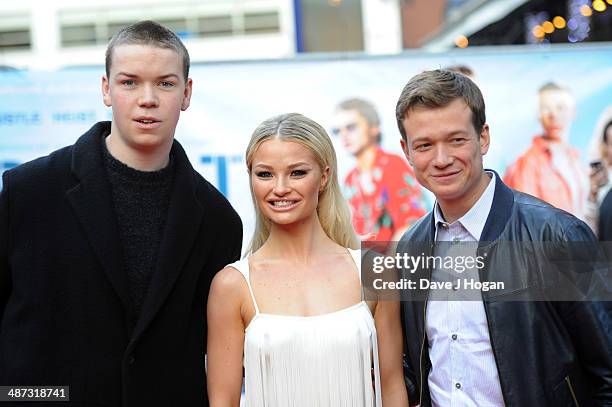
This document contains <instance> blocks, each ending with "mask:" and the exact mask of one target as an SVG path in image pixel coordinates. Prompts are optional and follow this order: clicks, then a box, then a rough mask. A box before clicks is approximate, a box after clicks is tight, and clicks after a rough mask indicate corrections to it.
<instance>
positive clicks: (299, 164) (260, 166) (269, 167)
mask: <svg viewBox="0 0 612 407" xmlns="http://www.w3.org/2000/svg"><path fill="white" fill-rule="evenodd" d="M302 165H306V166H310V164H308V163H307V162H305V161H299V162H297V163H293V164H290V165H288V166H287V168H295V167H299V166H302ZM258 167H259V168H263V169H272V168H274V167H272V166H271V165H268V164H263V163H262V164H256V165H255V166H253V168H258Z"/></svg>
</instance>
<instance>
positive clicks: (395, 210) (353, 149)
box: [332, 98, 427, 241]
mask: <svg viewBox="0 0 612 407" xmlns="http://www.w3.org/2000/svg"><path fill="white" fill-rule="evenodd" d="M332 133H333V134H334V135H336V136H339V137H340V141H341V143H342V145H343V146H344V148H345V149H346V150H347V151H348V152H349V153H351V154H352V155H353V156H354V157H355V158H356V160H357V162H356V166H355V167H354V168H353V169H352V170H351V171H350V172H349V173H348V175H347V176H346V178H345V180H344V191H345V196H346V197H347V199H348V202H349V206H350V208H351V212H352V221H353V226H354V228H355V231H356V232H357V234H358V235H360V236H361V238H362V239H363V240H377V241H393V240H398V239H399V237H400V236H401V235H402V234H403V233H404V232H405V231H406V229H407V228H408V227H409V226H410V225H411V224H412V223H413V222H414V221H415V220H417V219H419V218H420V217H421V216H423V215H424V214H425V212H426V209H427V205H426V204H425V201H424V200H423V192H422V190H421V186H420V185H419V184H418V182H417V181H416V179H415V177H414V173H413V172H412V168H410V166H409V165H408V164H407V163H406V161H405V160H404V159H402V158H401V157H400V156H399V155H395V154H391V153H388V152H386V151H384V150H383V149H382V148H381V147H380V143H381V140H382V134H381V131H380V119H379V116H378V113H377V112H376V109H375V108H374V106H373V105H372V104H371V103H370V102H368V101H366V100H363V99H357V98H353V99H348V100H345V101H343V102H341V103H340V104H338V106H337V107H336V111H335V114H334V118H333V127H332Z"/></svg>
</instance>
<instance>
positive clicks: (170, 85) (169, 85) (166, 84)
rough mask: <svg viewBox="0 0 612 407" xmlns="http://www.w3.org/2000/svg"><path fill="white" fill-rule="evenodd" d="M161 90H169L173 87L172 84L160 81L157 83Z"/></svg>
mask: <svg viewBox="0 0 612 407" xmlns="http://www.w3.org/2000/svg"><path fill="white" fill-rule="evenodd" d="M159 85H160V86H161V87H162V88H171V87H173V86H174V83H172V82H168V81H162V82H160V83H159Z"/></svg>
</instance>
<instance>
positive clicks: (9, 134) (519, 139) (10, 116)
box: [0, 44, 612, 242]
mask: <svg viewBox="0 0 612 407" xmlns="http://www.w3.org/2000/svg"><path fill="white" fill-rule="evenodd" d="M100 61H103V55H100ZM452 64H465V65H468V66H469V67H471V68H472V69H473V70H474V71H475V73H476V82H477V83H478V85H479V86H480V88H481V90H482V92H483V94H484V97H485V102H486V105H487V122H488V123H489V125H490V128H491V135H492V142H491V149H490V150H489V153H488V155H487V156H486V157H485V165H486V166H487V167H489V168H493V169H495V170H497V171H498V172H499V173H500V174H503V172H504V170H505V168H506V166H508V165H509V164H511V163H512V162H513V161H514V159H515V158H516V157H517V156H518V155H519V154H520V153H521V152H523V151H524V150H525V149H526V148H527V147H528V146H529V144H530V142H531V138H532V137H533V136H534V135H535V134H537V133H538V132H539V131H540V127H539V122H538V105H537V89H538V88H539V87H540V86H541V85H543V84H544V83H546V82H550V81H553V82H556V83H559V84H560V85H564V86H567V87H569V88H570V89H571V91H572V92H573V94H574V96H575V98H576V102H577V105H576V106H577V116H576V119H575V121H574V123H573V125H572V127H571V130H570V136H569V141H570V143H571V144H572V145H574V146H575V147H576V148H578V149H579V150H580V151H581V153H582V160H583V162H584V165H585V166H586V165H587V163H588V161H589V160H590V159H592V158H593V156H594V154H595V153H594V152H593V151H594V150H595V149H594V148H593V141H592V140H593V137H594V128H595V127H596V124H597V121H598V118H599V117H600V116H601V115H602V113H603V112H604V111H605V110H606V108H607V107H609V106H611V105H612V45H611V44H604V45H594V46H581V47H577V46H551V47H549V48H541V47H539V48H524V47H495V48H483V49H478V50H458V51H453V52H448V53H443V54H439V53H436V54H428V53H422V52H415V53H412V52H410V53H405V54H402V55H400V56H388V57H382V56H381V57H364V56H350V55H342V56H325V57H308V58H306V59H302V58H299V59H295V60H287V61H258V62H240V63H236V62H233V63H211V64H203V65H196V66H193V67H192V69H191V77H192V78H193V97H192V100H191V106H190V108H189V109H188V110H187V111H186V112H184V113H183V114H182V117H181V120H180V122H179V126H178V129H177V133H176V137H177V139H178V140H179V141H180V142H181V143H182V144H183V146H184V147H185V149H186V151H187V154H188V155H189V157H190V159H191V162H192V163H193V165H194V167H195V168H196V169H197V170H198V171H200V172H201V173H202V174H203V175H204V176H205V177H206V178H207V179H209V180H210V181H211V182H213V183H214V184H215V185H216V186H217V187H218V188H219V189H220V190H221V191H222V192H223V193H224V194H225V195H226V196H227V197H228V198H229V200H230V201H231V202H232V204H233V205H234V207H235V208H236V209H237V210H238V212H239V213H240V215H241V217H242V219H243V222H244V225H245V242H246V241H248V240H249V239H250V234H251V233H252V230H253V211H252V209H251V200H250V196H249V188H248V177H247V173H246V169H245V166H244V159H243V155H244V150H245V148H246V146H247V143H248V140H249V137H250V135H251V132H252V131H253V129H254V128H255V127H256V126H257V125H258V124H259V123H260V122H261V121H263V120H264V119H266V118H268V117H270V116H273V115H276V114H279V113H284V112H292V111H293V112H300V113H303V114H305V115H307V116H309V117H311V118H313V119H314V120H316V121H318V122H320V123H321V124H322V125H323V126H324V127H326V128H327V129H329V128H330V126H331V118H332V115H333V112H334V108H335V106H336V104H337V103H338V102H340V101H342V100H344V99H346V98H349V97H360V98H365V99H368V100H370V101H371V102H373V103H374V105H375V106H376V107H377V109H378V111H379V114H380V117H381V121H382V123H381V125H382V133H383V142H382V145H383V148H385V149H387V150H391V151H395V152H397V153H401V150H400V146H399V132H398V130H397V127H396V122H395V114H394V111H395V103H396V102H397V98H398V96H399V94H400V92H401V90H402V88H403V86H404V85H405V83H406V82H407V81H408V79H409V78H410V77H411V76H413V75H415V74H416V73H418V72H420V71H422V70H426V69H434V68H441V67H445V66H448V65H452ZM103 71H104V67H103V65H100V66H99V67H88V68H73V69H66V70H61V71H56V72H36V71H33V72H26V71H4V72H0V172H2V171H4V170H6V169H8V168H11V167H13V166H15V165H18V164H20V163H23V162H25V161H29V160H31V159H33V158H36V157H38V156H41V155H46V154H48V153H49V152H51V151H53V150H55V149H57V148H60V147H62V146H64V145H68V144H72V143H74V141H75V140H76V139H77V138H78V137H79V136H80V135H81V134H82V133H83V132H84V131H85V130H87V129H88V128H89V127H90V126H91V125H92V124H93V123H94V122H96V121H99V120H110V119H111V115H112V112H111V110H110V109H108V108H106V107H105V106H104V105H103V103H102V97H101V91H100V82H101V79H100V78H101V75H102V74H103ZM596 137H598V136H597V135H596ZM334 141H335V144H336V148H337V153H338V158H339V166H340V176H341V178H342V179H343V178H344V175H345V174H346V173H347V172H348V170H349V169H350V168H351V166H352V165H353V158H352V157H351V156H350V155H348V154H347V153H346V152H345V151H344V150H343V148H342V146H341V145H340V143H339V142H338V140H334Z"/></svg>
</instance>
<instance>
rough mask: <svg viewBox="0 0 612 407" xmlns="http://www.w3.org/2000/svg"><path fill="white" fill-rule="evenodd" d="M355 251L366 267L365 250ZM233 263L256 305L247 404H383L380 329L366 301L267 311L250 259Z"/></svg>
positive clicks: (247, 359)
mask: <svg viewBox="0 0 612 407" xmlns="http://www.w3.org/2000/svg"><path fill="white" fill-rule="evenodd" d="M351 255H352V257H353V260H354V261H355V264H356V265H357V268H358V269H360V266H361V261H360V255H359V251H357V250H351ZM229 266H231V267H234V268H235V269H237V270H238V271H240V273H241V274H242V275H243V276H244V278H245V280H246V282H247V285H248V287H249V292H250V293H251V298H252V299H253V304H254V306H255V316H254V317H253V319H252V320H251V322H250V324H249V326H248V327H247V329H246V331H245V337H244V370H245V402H246V404H245V405H246V407H381V406H382V401H381V388H380V370H379V365H378V343H377V340H376V328H375V326H374V318H373V317H372V313H371V312H370V309H369V308H368V305H367V303H366V302H365V301H361V302H359V303H357V304H355V305H353V306H350V307H348V308H344V309H341V310H339V311H335V312H331V313H328V314H323V315H315V316H291V315H277V314H265V313H261V312H259V307H258V306H257V301H256V300H255V296H254V295H253V289H252V287H251V282H250V279H249V263H248V259H243V260H241V261H238V262H236V263H233V264H230V265H229ZM372 367H373V368H374V383H372V370H371V369H372Z"/></svg>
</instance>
